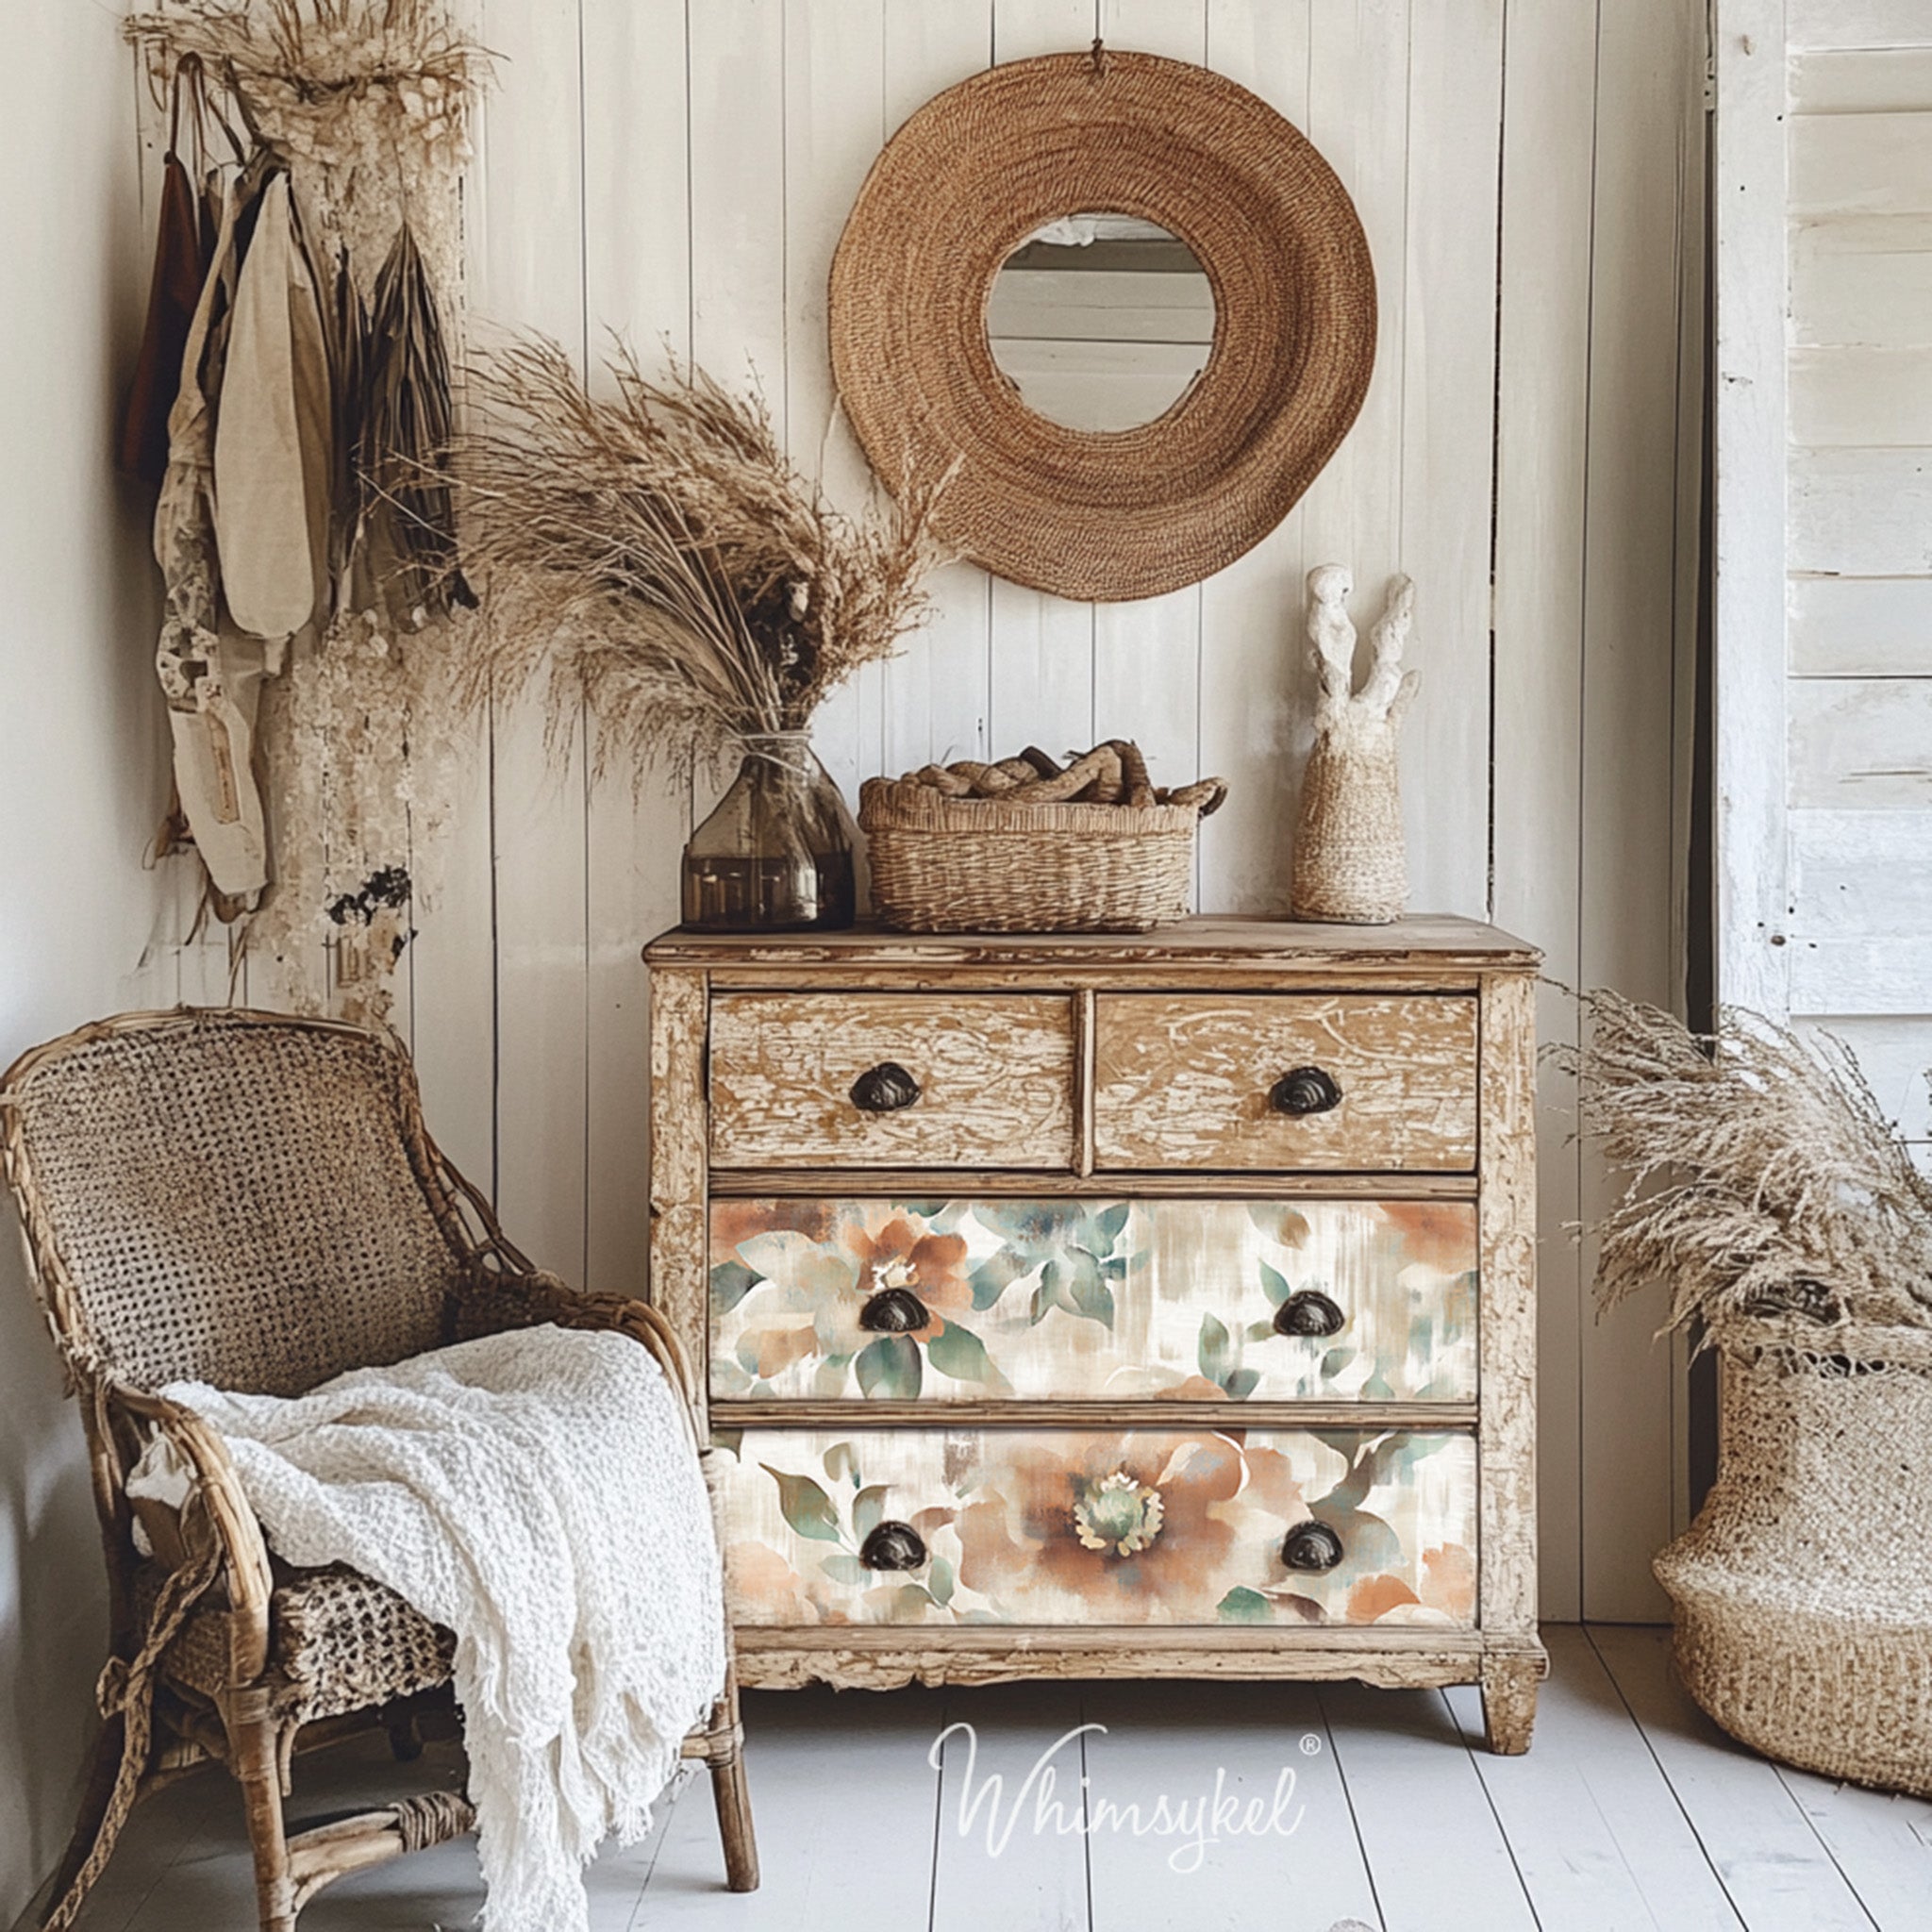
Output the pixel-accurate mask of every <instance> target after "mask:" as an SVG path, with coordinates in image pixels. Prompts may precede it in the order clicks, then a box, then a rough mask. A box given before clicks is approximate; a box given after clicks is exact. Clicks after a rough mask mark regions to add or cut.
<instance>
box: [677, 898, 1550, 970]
mask: <svg viewBox="0 0 1932 1932" xmlns="http://www.w3.org/2000/svg"><path fill="white" fill-rule="evenodd" d="M1541 957H1542V956H1541V954H1540V953H1539V952H1538V951H1537V950H1536V948H1535V947H1534V946H1531V945H1529V944H1528V943H1526V942H1525V941H1523V940H1519V939H1516V938H1514V937H1513V936H1512V935H1510V934H1508V933H1507V932H1504V931H1502V930H1501V929H1500V928H1498V927H1496V926H1493V925H1485V924H1483V923H1482V922H1481V921H1480V920H1474V919H1462V918H1458V917H1456V916H1454V915H1452V914H1448V913H1429V912H1421V913H1414V914H1411V915H1410V916H1409V917H1408V918H1407V919H1399V920H1397V921H1395V922H1394V923H1393V924H1390V925H1317V924H1302V923H1299V922H1295V921H1290V920H1281V919H1239V918H1211V919H1188V920H1183V921H1182V922H1180V923H1179V924H1175V925H1167V926H1162V927H1161V928H1160V929H1159V930H1158V931H1157V932H1150V933H1085V932H1048V933H906V932H890V931H888V930H887V929H886V928H885V927H884V926H881V925H876V924H870V923H866V924H859V925H857V926H854V927H853V928H852V929H851V930H850V931H847V932H691V931H688V930H686V929H685V928H684V927H683V926H678V927H675V928H674V929H673V930H672V931H670V932H667V933H665V934H663V935H662V936H661V937H659V938H658V939H655V940H653V941H651V943H650V944H649V945H648V946H646V947H645V948H644V958H646V959H647V960H649V962H650V963H651V964H652V965H654V966H711V967H719V966H767V967H773V966H775V967H784V966H841V967H860V968H863V967H868V966H877V967H907V966H919V967H924V966H933V967H940V966H975V967H985V966H992V967H1028V966H1076V967H1079V968H1082V969H1085V970H1091V969H1105V968H1107V967H1110V966H1118V967H1123V968H1141V969H1145V968H1146V967H1149V966H1168V965H1176V966H1190V967H1196V968H1202V967H1206V968H1212V967H1216V966H1225V967H1228V968H1234V969H1245V970H1247V971H1249V972H1253V971H1255V970H1256V969H1257V968H1261V969H1267V968H1274V969H1278V970H1280V971H1283V972H1290V971H1300V972H1317V973H1319V972H1322V971H1324V970H1334V969H1338V968H1342V967H1348V966H1374V967H1377V968H1380V969H1383V970H1385V971H1386V970H1387V969H1388V968H1389V967H1391V966H1401V965H1403V964H1413V965H1415V966H1417V967H1422V968H1429V967H1433V968H1438V969H1440V968H1443V967H1467V968H1472V969H1474V970H1478V971H1485V972H1494V971H1502V970H1509V969H1515V970H1518V971H1523V970H1527V969H1531V968H1534V967H1535V966H1536V965H1537V964H1538V963H1539V962H1540V960H1541Z"/></svg>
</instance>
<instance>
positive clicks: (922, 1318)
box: [858, 1288, 932, 1335]
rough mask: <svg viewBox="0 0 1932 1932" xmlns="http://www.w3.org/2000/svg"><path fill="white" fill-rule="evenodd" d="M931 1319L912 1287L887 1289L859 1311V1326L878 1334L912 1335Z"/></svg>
mask: <svg viewBox="0 0 1932 1932" xmlns="http://www.w3.org/2000/svg"><path fill="white" fill-rule="evenodd" d="M931 1320H932V1316H931V1315H930V1314H929V1313H928V1312H927V1311H926V1306H925V1304H924V1302H923V1301H921V1300H920V1299H919V1297H918V1296H917V1295H916V1294H914V1293H913V1292H912V1291H911V1290H910V1289H909V1288H888V1289H883V1290H881V1291H880V1292H879V1293H877V1294H875V1295H874V1296H873V1297H872V1299H871V1300H870V1301H868V1302H867V1303H866V1305H865V1306H864V1307H862V1308H860V1309H859V1311H858V1325H859V1326H860V1327H861V1328H865V1329H869V1330H871V1332H872V1333H873V1334H874V1335H910V1334H911V1333H912V1332H913V1330H914V1329H917V1328H924V1326H925V1324H927V1323H928V1322H930V1321H931Z"/></svg>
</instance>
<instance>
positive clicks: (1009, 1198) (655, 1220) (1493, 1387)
mask: <svg viewBox="0 0 1932 1932" xmlns="http://www.w3.org/2000/svg"><path fill="white" fill-rule="evenodd" d="M646 958H647V959H648V960H649V962H650V966H651V1026H652V1041H651V1091H650V1106H651V1199H650V1216H651V1295H652V1298H653V1300H654V1301H655V1302H656V1303H657V1304H658V1307H660V1308H661V1309H662V1310H663V1311H664V1313H665V1314H666V1316H667V1317H668V1319H669V1320H670V1321H671V1323H672V1324H673V1326H674V1327H675V1329H676V1332H677V1334H678V1337H679V1340H680V1341H682V1342H683V1344H684V1346H685V1348H686V1350H687V1351H688V1352H689V1354H690V1355H691V1359H692V1362H693V1365H694V1366H695V1368H696V1370H697V1373H698V1380H699V1384H700V1387H701V1391H702V1394H703V1407H704V1427H705V1429H706V1431H707V1433H708V1439H709V1441H710V1443H711V1455H710V1468H711V1472H712V1475H713V1478H714V1480H715V1483H716V1486H717V1491H718V1496H719V1503H720V1516H721V1521H722V1524H723V1534H724V1545H725V1577H726V1590H727V1594H728V1596H729V1600H730V1603H731V1606H732V1611H733V1618H734V1621H735V1623H736V1624H737V1626H738V1637H739V1665H740V1671H741V1677H742V1680H743V1681H744V1682H745V1683H747V1684H750V1685H756V1686H767V1687H773V1688H785V1687H790V1686H795V1685H802V1684H808V1683H820V1682H823V1683H831V1684H838V1685H844V1686H850V1687H865V1688H873V1689H881V1690H883V1689H890V1688H891V1687H893V1686H896V1685H901V1684H906V1683H910V1682H915V1681H916V1682H924V1683H931V1684H942V1683H990V1682H996V1681H1000V1680H1004V1679H1010V1678H1021V1677H1030V1676H1059V1677H1078V1676H1094V1675H1113V1674H1136V1675H1146V1676H1154V1675H1166V1676H1237V1677H1252V1678H1261V1679H1265V1678H1297V1677H1299V1678H1313V1679H1322V1678H1357V1679H1360V1680H1362V1681H1364V1682H1367V1683H1371V1684H1385V1685H1438V1684H1465V1683H1473V1684H1479V1685H1481V1687H1482V1691H1483V1707H1484V1711H1485V1714H1486V1718H1487V1722H1488V1726H1489V1731H1490V1737H1491V1743H1492V1745H1493V1746H1494V1748H1496V1749H1498V1750H1502V1751H1520V1750H1523V1749H1525V1748H1526V1747H1527V1744H1528V1741H1529V1733H1530V1727H1531V1724H1532V1722H1533V1719H1534V1714H1535V1698H1536V1685H1537V1681H1538V1679H1539V1678H1540V1677H1541V1674H1542V1672H1543V1670H1544V1668H1545V1659H1544V1654H1543V1650H1542V1646H1541V1642H1540V1641H1539V1639H1538V1635H1537V1625H1536V1520H1535V1494H1536V1489H1535V1474H1536V1459H1535V1423H1534V1373H1535V1333H1536V1309H1535V1286H1536V1268H1535V1257H1536V1249H1535V1240H1536V1236H1535V1227H1536V1201H1535V1179H1534V1139H1533V1136H1534V1114H1533V1110H1534V1104H1535V1044H1536V1043H1535V1036H1534V998H1535V984H1536V981H1535V973H1536V966H1537V956H1536V954H1535V953H1534V952H1533V951H1532V950H1531V949H1530V948H1528V947H1526V946H1524V945H1523V944H1522V943H1521V942H1520V941H1515V940H1512V939H1510V938H1509V937H1508V936H1507V934H1504V933H1499V932H1497V931H1495V930H1494V929H1493V928H1492V927H1490V926H1485V925H1479V924H1474V923H1472V922H1470V921H1467V920H1461V919H1448V918H1410V919H1405V920H1401V921H1398V922H1396V923H1395V924H1391V925H1386V926H1376V927H1363V926H1340V925H1312V924H1275V923H1271V922H1268V921H1263V920H1194V921H1189V922H1186V923H1184V924H1179V925H1175V926H1171V927H1166V928H1162V929H1161V930H1159V931H1157V932H1155V933H1151V934H1146V935H1135V936H1128V937H1112V936H1108V935H1104V934H1071V933H1058V934H1042V935H1037V936H1031V935H972V934H963V935H962V934H943V935H913V934H895V933H887V932H881V931H878V930H876V929H869V928H866V927H858V928H856V929H854V930H851V931H847V932H823V931H812V932H797V933H780V932H760V933H747V934H738V935H733V934H725V933H698V932H685V931H677V932H672V933H667V934H666V935H664V937H663V938H662V939H659V940H658V941H654V942H653V943H652V945H651V946H650V947H649V948H648V949H647V952H646Z"/></svg>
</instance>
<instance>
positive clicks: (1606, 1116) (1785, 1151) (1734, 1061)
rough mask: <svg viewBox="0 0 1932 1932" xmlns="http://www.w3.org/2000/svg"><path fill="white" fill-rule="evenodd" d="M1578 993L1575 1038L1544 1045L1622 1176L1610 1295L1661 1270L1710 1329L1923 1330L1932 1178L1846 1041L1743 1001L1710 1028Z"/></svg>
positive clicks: (1603, 1258) (1685, 1313)
mask: <svg viewBox="0 0 1932 1932" xmlns="http://www.w3.org/2000/svg"><path fill="white" fill-rule="evenodd" d="M1583 1008H1584V1018H1585V1021H1586V1029H1585V1037H1584V1041H1583V1043H1582V1044H1581V1045H1580V1046H1577V1047H1574V1048H1558V1049H1557V1050H1556V1051H1555V1052H1554V1053H1553V1055H1552V1058H1554V1059H1555V1060H1556V1061H1557V1063H1558V1064H1559V1065H1562V1066H1563V1067H1565V1068H1566V1069H1567V1070H1568V1071H1570V1072H1572V1073H1574V1074H1575V1075H1576V1077H1577V1080H1578V1115H1579V1124H1580V1127H1581V1131H1582V1132H1583V1134H1584V1135H1586V1136H1588V1137H1589V1138H1591V1139H1593V1140H1595V1141H1599V1142H1600V1143H1601V1145H1602V1147H1603V1151H1604V1153H1605V1155H1606V1157H1607V1158H1608V1160H1609V1162H1610V1164H1611V1165H1612V1166H1613V1167H1616V1168H1619V1169H1621V1170H1623V1171H1624V1174H1627V1175H1628V1176H1629V1187H1628V1188H1627V1190H1626V1191H1625V1192H1624V1196H1623V1198H1622V1200H1621V1201H1620V1202H1619V1203H1618V1205H1617V1206H1616V1208H1614V1209H1612V1211H1611V1212H1610V1213H1609V1214H1608V1215H1607V1216H1606V1217H1605V1219H1604V1220H1603V1221H1602V1223H1601V1224H1599V1225H1598V1227H1597V1229H1596V1234H1597V1237H1598V1241H1599V1243H1600V1246H1599V1253H1598V1260H1597V1277H1596V1279H1597V1291H1598V1293H1599V1295H1600V1296H1601V1297H1602V1299H1603V1300H1604V1301H1605V1302H1606V1303H1611V1302H1615V1301H1617V1300H1619V1299H1621V1298H1622V1297H1623V1296H1624V1295H1625V1294H1628V1293H1630V1292H1632V1291H1635V1290H1636V1289H1638V1288H1641V1287H1642V1286H1643V1285H1645V1284H1646V1283H1648V1282H1651V1281H1655V1280H1657V1279H1659V1278H1662V1279H1667V1280H1669V1281H1670V1282H1671V1283H1672V1290H1673V1301H1672V1310H1671V1323H1672V1325H1673V1326H1675V1327H1681V1326H1687V1325H1691V1324H1702V1327H1703V1330H1704V1334H1703V1337H1702V1340H1704V1341H1710V1340H1713V1339H1722V1335H1723V1333H1724V1330H1725V1329H1726V1328H1727V1327H1730V1326H1732V1325H1734V1324H1739V1323H1746V1324H1752V1325H1753V1326H1754V1327H1755V1328H1757V1329H1758V1330H1759V1331H1760V1332H1761V1331H1762V1327H1763V1324H1775V1325H1777V1326H1778V1327H1780V1328H1781V1329H1782V1330H1783V1331H1784V1333H1785V1334H1786V1335H1787V1336H1791V1335H1794V1334H1795V1335H1798V1336H1802V1335H1804V1334H1806V1333H1807V1332H1812V1331H1828V1330H1829V1329H1832V1328H1841V1327H1842V1326H1844V1325H1845V1324H1852V1323H1857V1324H1873V1325H1875V1326H1884V1327H1899V1326H1905V1327H1918V1328H1928V1329H1932V1180H1927V1178H1926V1177H1925V1176H1924V1175H1923V1174H1920V1173H1919V1172H1918V1170H1917V1169H1916V1168H1914V1166H1913V1165H1912V1162H1911V1158H1910V1157H1909V1155H1908V1154H1907V1150H1906V1147H1905V1144H1904V1143H1903V1142H1902V1141H1900V1140H1899V1138H1898V1136H1897V1133H1896V1132H1895V1130H1894V1127H1893V1125H1892V1124H1891V1123H1890V1122H1889V1121H1888V1120H1887V1119H1886V1118H1885V1116H1884V1114H1883V1113H1882V1112H1881V1111H1880V1109H1879V1107H1878V1103H1877V1101H1876V1100H1875V1099H1874V1096H1873V1093H1872V1090H1871V1089H1870V1087H1869V1086H1867V1084H1866V1082H1865V1079H1864V1076H1863V1074H1860V1072H1859V1071H1858V1067H1857V1061H1856V1059H1855V1058H1853V1056H1852V1053H1851V1050H1850V1049H1849V1048H1848V1047H1846V1046H1845V1045H1844V1044H1843V1043H1842V1042H1841V1041H1837V1040H1833V1039H1830V1038H1829V1037H1824V1038H1821V1039H1819V1040H1818V1041H1815V1042H1814V1041H1807V1040H1805V1039H1801V1038H1800V1037H1799V1036H1798V1035H1796V1034H1795V1033H1792V1032H1790V1030H1788V1029H1787V1028H1785V1027H1782V1026H1778V1025H1776V1024H1774V1023H1773V1022H1771V1021H1769V1020H1766V1019H1764V1018H1762V1017H1761V1016H1759V1015H1757V1014H1755V1013H1750V1012H1746V1011H1742V1010H1740V1009H1738V1008H1727V1009H1726V1011H1725V1012H1724V1017H1723V1020H1722V1023H1721V1025H1720V1028H1719V1031H1718V1033H1717V1035H1716V1037H1715V1038H1714V1039H1712V1040H1706V1039H1703V1038H1701V1037H1699V1036H1698V1035H1696V1034H1693V1033H1691V1031H1690V1030H1689V1029H1688V1028H1687V1027H1686V1026H1685V1025H1684V1024H1682V1022H1680V1021H1678V1020H1677V1019H1675V1018H1674V1017H1673V1016H1672V1015H1671V1014H1669V1013H1665V1012H1661V1011H1659V1010H1658V1009H1657V1008H1655V1007H1648V1006H1643V1005H1641V1004H1639V1003H1638V1002H1636V1001H1633V1000H1627V999H1624V998H1623V997H1622V996H1621V995H1620V994H1617V993H1613V992H1608V991H1596V992H1591V993H1588V994H1586V995H1585V996H1584V1000H1583ZM1821 1339H1824V1338H1823V1337H1822V1338H1821ZM1826 1345H1827V1346H1828V1345H1829V1342H1828V1339H1826Z"/></svg>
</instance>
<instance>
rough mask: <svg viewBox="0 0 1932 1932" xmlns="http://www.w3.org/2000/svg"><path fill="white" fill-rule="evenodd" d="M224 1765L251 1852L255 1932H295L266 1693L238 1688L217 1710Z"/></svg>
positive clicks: (276, 1743) (279, 1774)
mask: <svg viewBox="0 0 1932 1932" xmlns="http://www.w3.org/2000/svg"><path fill="white" fill-rule="evenodd" d="M222 1722H223V1724H224V1725H225V1727H226V1730H227V1733H228V1763H229V1768H230V1769H231V1770H232V1771H233V1772H234V1774H235V1776H236V1778H237V1780H238V1781H239V1782H240V1784H241V1786H242V1804H243V1806H244V1807H246V1809H247V1815H248V1842H249V1844H250V1846H251V1847H252V1848H253V1850H254V1853H255V1902H256V1910H257V1911H258V1914H259V1915H260V1919H261V1932H295V1886H294V1881H293V1880H292V1879H291V1877H290V1875H289V1837H288V1833H287V1831H286V1830H285V1829H284V1828H283V1824H282V1769H281V1751H280V1749H279V1740H278V1738H277V1736H276V1730H275V1720H274V1718H273V1717H271V1716H270V1715H269V1708H268V1692H267V1691H241V1692H238V1693H237V1694H236V1695H235V1696H233V1697H231V1698H230V1699H229V1700H228V1701H227V1703H226V1704H225V1706H224V1707H223V1709H222Z"/></svg>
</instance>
